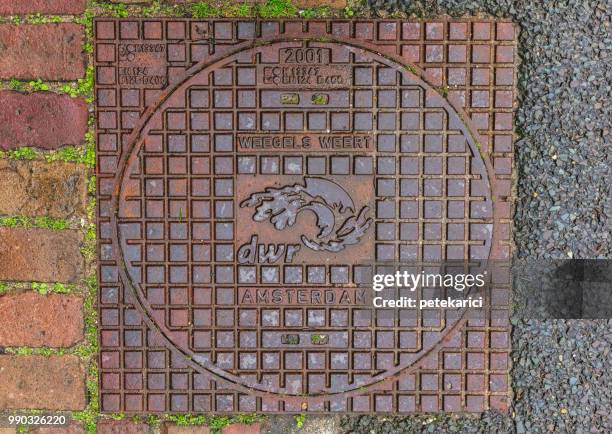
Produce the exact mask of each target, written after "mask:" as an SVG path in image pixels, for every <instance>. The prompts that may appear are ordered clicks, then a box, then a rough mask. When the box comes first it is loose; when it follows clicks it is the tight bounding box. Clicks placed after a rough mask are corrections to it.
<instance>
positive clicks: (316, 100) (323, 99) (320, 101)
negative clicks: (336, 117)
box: [312, 93, 329, 105]
mask: <svg viewBox="0 0 612 434" xmlns="http://www.w3.org/2000/svg"><path fill="white" fill-rule="evenodd" d="M328 102H329V95H327V94H325V93H315V94H314V95H312V103H313V104H315V105H325V104H327V103H328Z"/></svg>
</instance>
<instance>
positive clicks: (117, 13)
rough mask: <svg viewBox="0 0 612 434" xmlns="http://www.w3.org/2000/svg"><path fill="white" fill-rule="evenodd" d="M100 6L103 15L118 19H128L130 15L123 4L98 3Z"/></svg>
mask: <svg viewBox="0 0 612 434" xmlns="http://www.w3.org/2000/svg"><path fill="white" fill-rule="evenodd" d="M96 6H98V7H99V8H100V9H101V10H102V12H103V13H105V14H107V15H110V16H113V17H117V18H127V17H128V16H129V15H130V13H129V11H128V8H127V6H126V5H125V4H123V3H98V4H97V5H96Z"/></svg>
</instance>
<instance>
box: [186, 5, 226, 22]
mask: <svg viewBox="0 0 612 434" xmlns="http://www.w3.org/2000/svg"><path fill="white" fill-rule="evenodd" d="M220 14H221V9H219V8H218V7H216V6H213V5H211V4H210V3H204V2H198V3H194V4H192V5H191V16H192V17H194V18H210V17H215V16H218V15H220Z"/></svg>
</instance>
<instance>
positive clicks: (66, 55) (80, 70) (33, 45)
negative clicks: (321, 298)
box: [0, 23, 85, 80]
mask: <svg viewBox="0 0 612 434" xmlns="http://www.w3.org/2000/svg"><path fill="white" fill-rule="evenodd" d="M82 45H83V27H82V26H79V25H77V24H73V23H59V24H21V25H14V24H0V47H1V49H0V56H1V57H2V62H0V79H9V78H18V79H37V78H41V79H43V80H76V79H77V78H82V77H83V75H84V74H85V57H84V56H83V51H82Z"/></svg>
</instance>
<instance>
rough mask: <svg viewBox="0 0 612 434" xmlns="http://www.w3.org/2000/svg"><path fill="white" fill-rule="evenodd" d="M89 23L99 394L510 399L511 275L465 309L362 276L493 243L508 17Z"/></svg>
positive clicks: (344, 408)
mask: <svg viewBox="0 0 612 434" xmlns="http://www.w3.org/2000/svg"><path fill="white" fill-rule="evenodd" d="M94 30H95V38H96V44H95V61H96V87H95V92H96V122H97V125H96V126H97V144H98V145H97V146H98V148H97V150H98V178H97V179H98V190H97V191H98V221H99V225H98V237H99V282H100V297H99V313H100V342H101V350H100V381H101V384H100V402H101V409H102V411H103V412H118V411H123V412H132V413H138V412H208V411H214V412H304V411H308V412H329V411H332V412H363V413H370V412H381V413H384V412H413V411H475V412H478V411H482V410H485V409H488V408H497V409H505V408H506V407H507V405H508V402H507V400H508V395H509V382H508V352H509V324H508V315H507V300H508V295H509V286H508V282H504V281H502V282H495V286H494V288H493V295H492V297H491V301H490V304H489V309H490V310H495V312H496V315H488V316H486V318H470V319H465V318H461V317H457V316H452V315H450V316H449V315H446V314H444V313H441V312H440V311H425V310H424V311H419V312H418V313H417V312H416V311H410V310H395V309H393V310H391V309H379V310H374V309H372V307H371V304H369V303H368V301H367V300H368V294H367V292H368V291H369V290H368V289H364V288H363V287H361V285H364V284H365V285H367V284H368V283H369V282H370V281H371V275H372V273H373V272H375V271H378V269H377V268H376V267H377V265H373V264H379V263H398V262H399V263H402V262H406V261H443V260H449V259H452V260H456V259H459V260H462V259H466V258H471V259H488V260H507V259H509V258H510V255H511V241H510V240H511V234H510V230H511V223H510V222H511V220H510V217H511V210H510V204H511V202H510V200H511V186H512V182H511V176H512V144H513V130H512V125H513V122H512V117H513V104H514V100H515V94H514V74H515V73H514V60H515V55H516V53H515V51H516V44H515V29H514V27H513V25H512V24H511V23H507V22H492V21H469V20H468V21H445V20H440V21H432V22H401V21H342V20H339V21H262V22H251V21H240V20H216V21H215V20H188V19H138V20H134V19H130V20H113V19H98V20H96V22H95V27H94Z"/></svg>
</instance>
